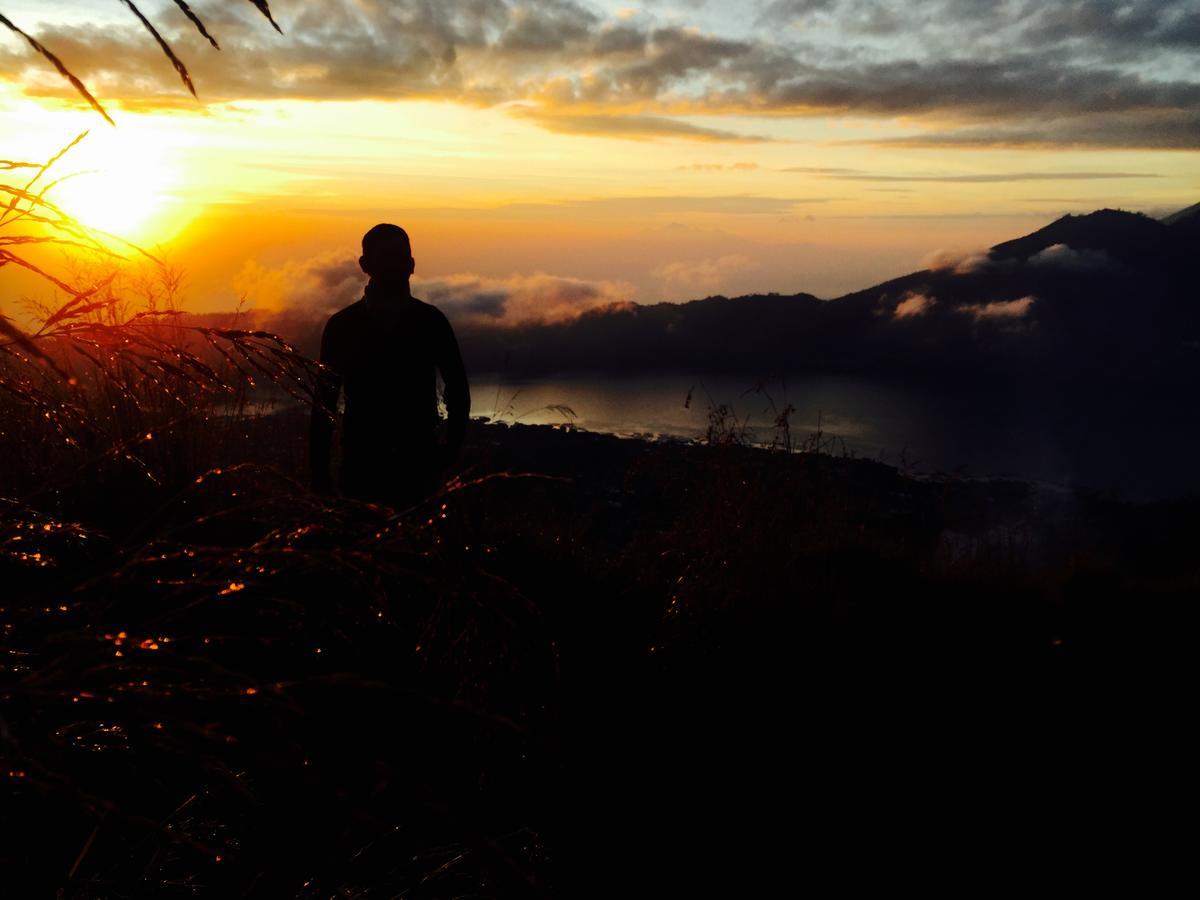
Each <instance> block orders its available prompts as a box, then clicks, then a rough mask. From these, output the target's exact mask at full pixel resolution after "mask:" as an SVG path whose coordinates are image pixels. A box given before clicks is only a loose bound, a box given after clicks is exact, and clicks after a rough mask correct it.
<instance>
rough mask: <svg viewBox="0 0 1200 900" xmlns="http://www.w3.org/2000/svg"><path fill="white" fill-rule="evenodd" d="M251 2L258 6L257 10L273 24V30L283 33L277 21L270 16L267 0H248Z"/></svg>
mask: <svg viewBox="0 0 1200 900" xmlns="http://www.w3.org/2000/svg"><path fill="white" fill-rule="evenodd" d="M250 2H251V3H253V4H254V5H255V7H257V8H258V11H259V12H260V13H262V14H263V15H264V16H266V17H267V21H268V22H270V23H271V24H272V25H273V26H275V30H276V31H278V32H279V33H280V34H283V29H282V28H280V27H279V23H278V22H276V21H275V19H274V18H273V17H272V16H271V7H270V4H269V3H268V2H267V0H250Z"/></svg>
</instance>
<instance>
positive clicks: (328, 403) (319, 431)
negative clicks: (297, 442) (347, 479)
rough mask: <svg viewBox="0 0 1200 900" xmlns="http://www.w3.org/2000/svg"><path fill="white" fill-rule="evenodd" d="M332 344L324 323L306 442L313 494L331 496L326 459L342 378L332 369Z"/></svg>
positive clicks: (331, 331) (333, 338) (330, 332)
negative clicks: (317, 492) (319, 365)
mask: <svg viewBox="0 0 1200 900" xmlns="http://www.w3.org/2000/svg"><path fill="white" fill-rule="evenodd" d="M336 343H337V341H336V334H334V329H332V328H331V327H330V323H329V322H327V323H325V331H324V333H323V334H322V335H321V370H320V371H319V372H318V373H317V383H316V385H315V386H314V390H313V408H312V424H311V426H310V428H309V441H308V448H309V451H308V452H309V459H310V461H311V463H312V486H313V490H316V491H320V492H321V493H324V494H328V493H332V492H333V476H332V474H331V473H330V471H329V457H330V455H331V451H332V448H333V430H334V426H335V423H336V417H337V402H338V394H339V393H340V392H341V390H342V376H341V375H340V374H338V372H337V370H336V369H335V368H334V367H333V360H334V359H336V358H337V355H338V354H337V346H336Z"/></svg>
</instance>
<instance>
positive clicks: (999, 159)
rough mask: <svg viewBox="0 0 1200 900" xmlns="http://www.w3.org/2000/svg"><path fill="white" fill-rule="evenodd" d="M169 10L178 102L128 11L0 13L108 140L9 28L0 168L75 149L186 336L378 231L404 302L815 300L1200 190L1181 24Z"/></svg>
mask: <svg viewBox="0 0 1200 900" xmlns="http://www.w3.org/2000/svg"><path fill="white" fill-rule="evenodd" d="M192 5H193V6H194V7H195V9H196V11H197V12H198V13H199V14H200V15H201V16H203V17H204V18H205V21H206V22H207V23H208V24H209V26H210V27H211V28H212V30H213V32H214V35H215V36H216V37H217V38H218V39H219V40H220V42H221V46H222V50H221V52H219V53H218V52H217V51H215V50H213V49H212V48H210V47H209V46H208V45H207V43H206V42H205V41H204V40H203V39H202V38H201V37H200V36H199V35H198V34H196V33H195V31H194V30H193V29H192V28H191V26H190V25H189V23H188V22H187V20H186V19H184V18H183V16H182V15H180V13H179V11H178V9H176V8H175V6H174V4H170V3H149V2H148V3H145V4H142V6H143V7H144V9H145V11H146V13H147V15H149V16H151V18H153V19H154V20H155V21H156V23H158V24H159V26H160V27H161V29H162V31H163V34H164V35H165V36H166V37H167V38H168V39H169V41H170V43H171V45H172V46H173V47H174V48H175V49H176V51H177V52H178V53H179V55H180V57H181V58H183V59H184V61H185V62H186V63H187V65H188V67H189V69H190V70H191V72H192V75H193V77H194V80H195V83H196V86H197V91H198V94H199V97H200V99H199V100H198V101H197V100H193V99H192V98H191V97H190V96H189V95H187V93H186V92H185V91H184V90H183V88H182V86H181V85H180V84H179V82H178V80H177V79H175V73H174V72H173V71H171V68H170V66H169V65H168V64H166V62H165V60H163V59H162V57H161V55H160V54H159V50H158V48H157V47H155V46H154V45H153V43H152V42H149V41H148V40H147V39H146V35H145V33H144V32H142V31H140V30H139V28H138V25H137V23H136V22H135V21H132V20H130V19H129V17H128V16H127V15H126V14H124V13H123V12H122V9H121V6H120V4H115V3H109V2H104V0H74V2H65V3H61V4H55V5H54V11H53V12H51V11H49V10H48V9H47V8H46V5H45V4H40V3H31V2H27V0H22V2H4V3H3V4H0V11H3V12H4V13H5V14H6V15H7V16H8V17H9V18H10V19H13V20H14V21H18V20H19V23H21V24H22V27H23V28H26V29H27V30H29V31H30V32H31V33H32V34H35V35H37V36H38V38H39V40H42V41H43V43H45V44H46V45H47V46H49V47H52V48H56V52H58V53H60V55H61V57H62V59H63V61H64V63H66V64H67V65H68V66H70V67H72V70H73V71H77V72H78V74H79V75H80V77H81V78H82V79H83V81H84V82H85V83H87V84H88V85H89V86H90V87H91V88H92V89H93V90H94V91H95V93H96V94H97V96H98V97H99V98H100V99H101V101H102V102H103V103H104V104H105V106H106V107H107V108H108V109H109V110H110V112H111V113H112V114H113V116H114V118H115V120H116V123H117V124H116V127H115V128H110V127H109V126H108V125H106V124H105V123H104V122H103V120H102V119H100V118H99V116H97V115H96V114H95V113H93V112H92V111H90V110H88V109H87V108H86V106H84V105H82V104H81V102H80V101H79V99H78V97H77V96H76V95H75V94H74V93H73V92H72V89H71V87H70V85H69V84H67V83H66V82H65V81H63V80H62V79H60V78H59V77H58V76H57V73H55V72H54V71H53V69H52V68H50V67H49V66H48V65H46V63H45V61H44V60H41V59H39V58H38V57H37V56H36V55H34V54H33V53H31V52H30V50H29V47H28V46H27V45H25V44H24V43H23V42H21V41H20V39H19V38H17V37H16V36H15V35H9V34H7V33H4V34H2V35H0V76H2V78H3V81H2V82H0V127H3V129H4V133H5V134H6V136H7V140H6V146H5V148H4V150H3V152H2V153H0V155H2V156H4V157H6V158H9V159H31V160H35V161H40V160H44V159H46V158H49V157H50V156H52V155H53V154H54V153H55V152H56V151H57V150H58V149H60V148H61V147H62V146H63V145H64V144H66V143H67V142H68V141H69V140H70V139H71V138H73V137H74V136H75V135H76V134H77V133H79V132H82V131H85V130H89V131H90V132H91V133H90V134H89V136H88V137H87V138H86V139H85V140H84V141H83V142H82V143H81V144H80V145H79V146H78V147H77V148H75V149H73V150H72V151H71V153H69V154H68V155H67V156H66V157H64V159H63V160H62V161H61V163H60V164H59V168H60V169H61V171H59V175H60V176H61V175H66V174H72V173H81V174H78V175H75V176H73V177H71V178H69V179H68V180H66V181H65V182H63V183H62V184H60V185H58V186H56V187H55V188H53V189H52V191H51V192H50V193H49V194H48V195H47V196H48V198H49V199H52V200H54V202H56V203H58V204H59V205H60V206H61V207H62V208H63V209H64V210H66V211H67V212H69V213H70V214H72V215H74V216H76V217H78V218H79V219H80V220H81V221H83V222H84V223H85V224H88V225H92V226H94V227H97V228H99V229H102V230H104V231H109V232H113V233H116V234H118V235H120V236H121V237H124V238H127V239H129V240H132V241H136V242H138V243H142V244H144V245H146V246H147V247H152V248H157V249H159V250H161V251H162V252H163V253H164V254H165V255H166V256H168V257H169V258H170V259H171V261H172V262H174V263H175V264H177V265H178V266H180V267H181V268H182V269H183V270H184V271H185V272H186V273H187V284H188V286H189V289H188V304H189V307H190V308H193V309H196V310H216V309H228V308H230V307H231V306H232V305H233V304H234V303H235V302H237V300H238V299H239V298H244V299H245V300H246V301H247V302H248V303H249V304H250V305H254V306H260V307H263V308H275V307H278V306H280V305H284V304H286V303H288V302H291V301H292V300H294V299H295V298H293V297H291V296H290V295H291V293H292V292H293V290H294V289H295V283H296V282H297V281H298V280H301V281H302V280H303V279H304V278H306V277H307V276H308V274H309V273H310V270H311V268H312V266H313V265H321V264H323V262H322V261H326V262H327V261H328V260H331V259H332V260H344V259H352V258H354V257H355V256H356V253H357V241H358V238H359V237H360V236H361V234H362V232H363V231H364V230H365V229H366V228H367V227H370V226H371V225H373V224H375V222H377V221H396V222H397V223H399V224H402V225H404V226H405V227H406V228H408V229H409V230H410V232H411V233H412V236H413V241H414V247H415V254H416V256H417V260H418V274H419V275H421V276H424V277H426V278H440V279H447V278H450V279H453V278H460V279H461V278H464V277H477V278H480V279H485V280H486V279H508V280H512V279H526V280H529V279H536V278H538V277H551V278H556V279H570V280H576V281H581V282H587V283H589V284H593V285H598V286H599V287H598V288H597V290H598V291H599V292H600V294H601V295H602V296H604V297H606V298H610V299H626V300H634V301H637V302H655V301H658V300H685V299H691V298H695V297H702V296H706V295H709V294H716V293H724V294H728V295H736V294H744V293H751V292H768V291H777V292H780V293H793V292H799V291H806V292H810V293H814V294H817V295H818V296H837V295H839V294H841V293H845V292H847V291H850V290H854V289H857V288H862V287H866V286H868V285H870V284H873V283H875V282H878V281H881V280H883V279H885V278H888V277H892V276H897V275H900V274H903V273H905V272H908V271H912V270H913V269H916V268H919V267H920V265H921V261H922V259H924V258H925V257H926V256H927V254H929V253H931V252H933V251H937V250H945V249H960V250H972V249H978V248H981V247H986V246H988V245H990V244H993V243H996V242H998V241H1001V240H1005V239H1008V238H1012V237H1016V236H1018V235H1020V234H1023V233H1026V232H1028V231H1031V230H1033V229H1035V228H1037V227H1040V226H1041V225H1043V224H1045V223H1047V222H1049V221H1051V220H1052V219H1054V218H1057V217H1058V216H1060V215H1062V214H1064V213H1066V212H1075V213H1079V212H1088V211H1091V210H1092V209H1096V208H1101V207H1121V208H1125V209H1132V210H1139V211H1145V212H1147V213H1150V214H1153V215H1161V214H1165V213H1167V212H1170V211H1172V210H1174V209H1178V208H1180V207H1183V206H1187V205H1189V204H1191V203H1193V202H1195V200H1196V194H1197V193H1200V169H1198V167H1197V164H1196V161H1197V157H1196V150H1197V149H1198V148H1200V120H1198V119H1197V117H1196V115H1197V114H1196V109H1197V108H1198V106H1200V104H1197V102H1196V100H1197V97H1200V82H1197V81H1195V80H1194V79H1195V70H1194V68H1193V69H1189V68H1188V65H1187V63H1188V62H1189V61H1193V60H1194V56H1195V47H1196V44H1195V41H1194V39H1189V38H1188V35H1189V34H1191V33H1192V32H1190V31H1188V30H1187V29H1188V28H1194V23H1193V21H1192V20H1193V19H1194V18H1195V13H1190V14H1189V13H1188V10H1187V4H1173V3H1166V4H1146V3H1141V4H1139V3H1134V4H1126V6H1128V7H1129V8H1130V9H1132V10H1134V11H1133V12H1129V11H1125V12H1121V11H1120V10H1117V9H1116V7H1113V9H1111V10H1109V9H1108V6H1109V5H1108V4H1082V5H1083V6H1094V7H1096V8H1097V9H1096V10H1093V12H1096V11H1097V10H1099V7H1104V10H1099V12H1104V11H1105V10H1107V12H1108V14H1110V20H1111V21H1109V26H1108V27H1098V26H1097V24H1096V20H1094V18H1093V19H1091V20H1089V21H1088V24H1087V30H1086V31H1084V30H1082V29H1083V28H1084V26H1083V24H1081V23H1082V20H1080V21H1079V22H1074V21H1073V20H1071V18H1070V16H1069V15H1068V14H1067V12H1065V11H1064V10H1063V9H1060V10H1058V13H1057V14H1055V13H1054V11H1053V10H1051V11H1047V9H1048V8H1044V7H1041V6H1039V5H1037V4H1026V3H1009V4H997V5H996V8H995V9H994V10H992V11H990V12H986V13H985V12H981V11H980V10H979V9H978V7H977V6H975V5H972V4H961V3H956V2H951V0H939V2H936V3H930V4H921V5H920V8H921V10H922V12H921V13H919V14H918V13H916V12H909V11H908V8H907V7H904V6H901V5H900V4H893V3H887V2H870V3H868V2H865V0H828V2H795V3H787V2H778V0H776V2H761V3H756V4H753V7H754V10H753V12H752V13H751V14H746V15H743V14H737V15H735V14H734V13H732V12H728V11H725V9H726V8H725V7H724V6H722V5H721V4H717V3H715V2H712V3H703V2H702V3H695V4H678V5H676V4H671V3H646V4H641V5H634V4H627V3H623V4H616V3H606V2H593V3H581V4H576V3H570V2H564V0H553V2H536V3H504V2H500V0H496V2H493V3H487V4H480V5H462V8H461V9H460V5H458V4H454V3H448V4H442V5H440V6H439V7H437V9H438V10H440V12H436V13H435V12H431V11H430V10H431V9H433V8H432V7H428V6H427V5H423V4H414V3H404V2H399V3H380V2H366V3H357V4H356V3H328V4H326V3H320V4H317V3H306V2H301V0H292V2H284V0H276V2H275V3H273V4H272V11H273V12H274V14H275V16H276V19H277V20H278V21H279V22H280V24H281V26H282V28H283V31H284V34H283V35H282V36H280V35H278V34H276V33H275V32H273V31H271V30H270V28H269V26H265V23H264V22H263V21H261V17H259V16H258V15H257V13H256V11H255V10H254V8H253V7H252V6H251V5H250V4H217V3H212V2H208V3H205V2H197V3H194V4H192ZM243 5H244V6H245V7H246V9H245V10H242V9H241V8H240V7H241V6H243ZM966 6H970V7H971V9H972V10H973V12H971V13H970V15H968V12H967V10H966V8H965V7H966ZM1064 9H1065V8H1064ZM1122 9H1124V7H1122ZM868 13H869V14H870V15H868ZM871 16H874V18H871ZM889 17H890V18H889ZM1100 21H1101V22H1103V21H1104V20H1103V19H1101V20H1100ZM889 23H890V24H889ZM402 24H403V26H404V27H401V25H402ZM985 26H986V27H985ZM1135 32H1136V33H1135ZM968 33H969V35H970V37H971V39H972V41H974V44H973V46H972V48H971V49H970V51H969V52H968V51H967V50H964V49H962V48H959V47H957V46H956V45H955V42H954V38H955V36H956V35H960V36H965V35H968ZM1034 36H1037V38H1038V40H1039V41H1041V46H1040V47H1039V48H1037V49H1034V47H1033V46H1032V43H1031V42H1033V37H1034ZM1017 37H1023V39H1024V40H1025V41H1026V43H1027V46H1017V45H1014V44H1013V43H1012V41H1013V39H1015V38H1017ZM1006 38H1007V39H1006ZM1189 41H1190V42H1189ZM1117 46H1119V47H1121V48H1122V51H1123V53H1124V55H1123V57H1122V58H1121V61H1119V62H1108V61H1107V60H1108V59H1109V58H1110V57H1111V56H1112V51H1113V49H1114V47H1117ZM1014 47H1015V49H1014ZM530 283H532V282H530Z"/></svg>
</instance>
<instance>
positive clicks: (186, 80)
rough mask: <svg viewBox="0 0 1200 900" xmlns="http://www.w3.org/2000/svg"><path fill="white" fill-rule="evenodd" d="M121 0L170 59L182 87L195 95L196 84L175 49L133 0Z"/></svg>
mask: <svg viewBox="0 0 1200 900" xmlns="http://www.w3.org/2000/svg"><path fill="white" fill-rule="evenodd" d="M121 2H122V3H124V4H125V5H126V6H128V7H129V11H130V12H132V13H133V14H134V15H135V16H137V17H138V19H139V20H140V21H141V23H142V25H143V27H145V29H146V30H147V31H149V32H150V35H151V36H152V37H153V38H154V40H156V41H157V42H158V46H159V47H160V48H161V49H162V52H163V53H165V54H166V57H167V59H169V60H170V61H171V65H173V66H174V67H175V71H176V72H178V73H179V77H180V78H181V79H182V80H183V84H184V87H186V88H187V89H188V90H189V91H190V92H191V94H192V96H193V97H195V96H196V86H195V85H194V84H192V76H191V75H190V74H188V70H187V66H185V65H184V64H183V60H181V59H180V58H179V57H178V56H176V55H175V51H174V50H172V49H171V45H170V44H168V43H167V41H166V39H165V38H164V37H163V36H162V35H161V34H159V33H158V29H157V28H155V27H154V25H153V24H152V23H151V22H150V20H149V19H147V18H146V17H145V16H144V15H142V11H141V10H140V9H138V8H137V6H136V5H135V4H134V2H133V0H121Z"/></svg>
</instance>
